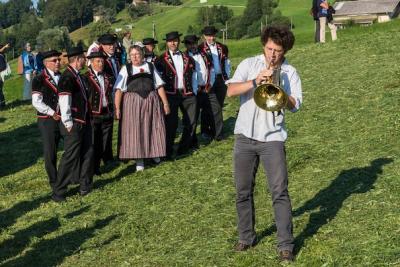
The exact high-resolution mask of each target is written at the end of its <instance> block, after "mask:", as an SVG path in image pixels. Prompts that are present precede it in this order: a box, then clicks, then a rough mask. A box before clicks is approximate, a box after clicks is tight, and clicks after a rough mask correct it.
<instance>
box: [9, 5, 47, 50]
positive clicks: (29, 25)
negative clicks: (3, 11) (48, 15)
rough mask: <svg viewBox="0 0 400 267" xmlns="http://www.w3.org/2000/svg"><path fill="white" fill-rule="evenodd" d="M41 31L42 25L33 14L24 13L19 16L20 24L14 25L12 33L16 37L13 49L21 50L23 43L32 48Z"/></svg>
mask: <svg viewBox="0 0 400 267" xmlns="http://www.w3.org/2000/svg"><path fill="white" fill-rule="evenodd" d="M41 29H42V23H41V22H40V20H39V19H38V18H37V16H36V15H35V14H33V13H32V12H31V13H25V14H23V15H22V16H21V23H19V24H16V25H15V27H14V29H13V32H14V34H15V37H16V43H15V48H17V49H18V51H21V50H22V47H23V46H24V44H25V43H27V42H29V43H31V45H32V47H34V46H35V44H36V36H37V35H38V34H39V32H40V30H41Z"/></svg>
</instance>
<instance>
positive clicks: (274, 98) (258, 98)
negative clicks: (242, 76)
mask: <svg viewBox="0 0 400 267" xmlns="http://www.w3.org/2000/svg"><path fill="white" fill-rule="evenodd" d="M253 97H254V102H255V103H256V105H257V106H258V107H259V108H261V109H263V110H266V111H279V110H281V109H283V108H285V107H286V104H287V102H288V95H287V94H286V92H285V91H284V90H283V89H282V88H281V87H279V86H277V85H275V84H272V83H270V82H267V83H264V84H260V85H259V86H257V88H256V90H255V91H254V96H253Z"/></svg>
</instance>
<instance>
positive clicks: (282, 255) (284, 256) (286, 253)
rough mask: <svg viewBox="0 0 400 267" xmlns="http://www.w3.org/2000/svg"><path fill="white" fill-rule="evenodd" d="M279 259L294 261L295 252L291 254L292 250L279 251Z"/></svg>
mask: <svg viewBox="0 0 400 267" xmlns="http://www.w3.org/2000/svg"><path fill="white" fill-rule="evenodd" d="M279 259H280V260H281V261H293V260H294V256H293V252H291V251H290V250H282V251H279Z"/></svg>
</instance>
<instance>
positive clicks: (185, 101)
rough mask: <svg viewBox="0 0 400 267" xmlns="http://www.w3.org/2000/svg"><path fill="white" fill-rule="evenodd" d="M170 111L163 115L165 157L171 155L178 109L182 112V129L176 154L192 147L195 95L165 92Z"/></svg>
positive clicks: (194, 124)
mask: <svg viewBox="0 0 400 267" xmlns="http://www.w3.org/2000/svg"><path fill="white" fill-rule="evenodd" d="M167 97H168V102H169V106H170V109H171V113H170V114H169V115H167V116H166V117H165V127H166V138H167V139H166V141H167V142H166V143H167V144H166V146H167V147H166V148H167V157H172V153H173V146H174V140H175V135H176V130H177V128H178V119H179V117H178V109H180V110H181V112H182V117H183V118H182V124H183V131H182V137H181V140H180V142H179V147H178V151H177V153H178V154H183V153H185V152H187V151H188V150H189V149H190V148H191V147H192V140H193V136H194V135H195V134H196V132H195V130H196V110H197V99H196V96H194V95H192V96H183V95H182V94H181V92H179V91H178V92H177V94H176V95H169V94H167Z"/></svg>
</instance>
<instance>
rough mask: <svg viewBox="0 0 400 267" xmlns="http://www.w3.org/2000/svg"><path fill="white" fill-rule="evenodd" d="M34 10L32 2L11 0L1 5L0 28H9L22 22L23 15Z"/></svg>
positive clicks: (29, 0) (28, 0)
mask: <svg viewBox="0 0 400 267" xmlns="http://www.w3.org/2000/svg"><path fill="white" fill-rule="evenodd" d="M31 10H32V2H31V0H10V1H8V2H7V3H4V4H0V26H1V27H2V28H8V27H10V26H11V25H14V24H17V23H20V22H21V18H22V15H23V14H25V13H29V12H30V11H31Z"/></svg>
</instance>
